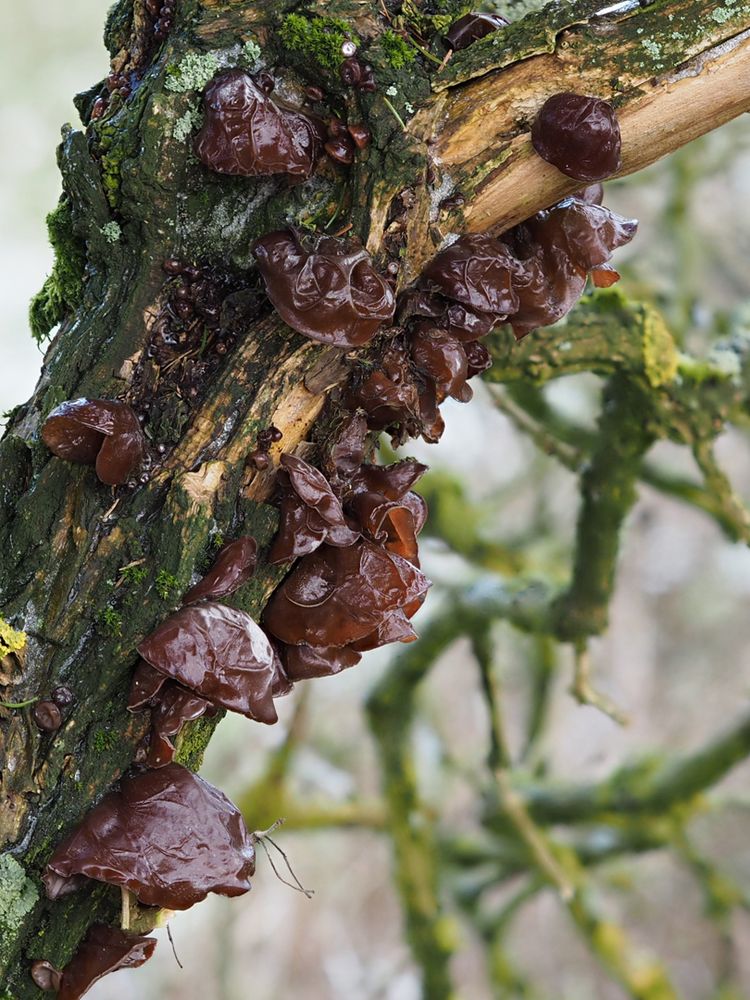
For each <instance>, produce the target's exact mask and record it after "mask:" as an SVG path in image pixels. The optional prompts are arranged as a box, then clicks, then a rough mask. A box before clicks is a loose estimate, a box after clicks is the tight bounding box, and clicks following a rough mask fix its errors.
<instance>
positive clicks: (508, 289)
mask: <svg viewBox="0 0 750 1000" xmlns="http://www.w3.org/2000/svg"><path fill="white" fill-rule="evenodd" d="M519 270H520V268H519V265H518V261H516V260H514V258H513V256H512V255H511V254H510V253H509V251H508V249H507V248H506V247H504V246H503V245H502V244H501V243H500V242H499V241H498V240H496V239H494V238H493V237H492V236H487V235H484V234H482V235H477V236H461V237H459V239H457V240H456V241H455V242H454V243H451V245H450V246H449V247H446V249H445V250H441V251H440V253H438V254H437V255H436V256H435V257H433V258H432V260H431V261H430V262H429V263H428V264H427V266H426V267H425V268H424V270H423V271H422V274H421V276H420V283H421V284H422V285H423V286H424V285H427V286H434V287H435V288H436V289H437V291H439V292H440V293H441V294H442V295H444V296H445V297H446V298H447V299H450V300H451V301H452V302H458V303H460V304H462V305H464V306H467V307H468V308H469V309H471V310H472V311H473V312H477V313H489V314H490V315H492V316H495V317H498V318H501V317H505V316H507V315H509V314H510V313H513V312H515V311H516V309H517V308H518V296H517V294H516V292H515V290H514V287H513V284H514V278H515V277H516V275H517V273H518V271H519Z"/></svg>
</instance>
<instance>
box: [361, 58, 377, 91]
mask: <svg viewBox="0 0 750 1000" xmlns="http://www.w3.org/2000/svg"><path fill="white" fill-rule="evenodd" d="M357 86H358V88H359V90H362V91H364V92H365V93H372V92H373V91H375V90H377V89H378V85H377V83H376V81H375V71H374V70H373V68H372V66H370V65H368V64H365V65H364V66H363V67H362V77H361V79H360V81H359V83H358V85H357Z"/></svg>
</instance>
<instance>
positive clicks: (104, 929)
mask: <svg viewBox="0 0 750 1000" xmlns="http://www.w3.org/2000/svg"><path fill="white" fill-rule="evenodd" d="M155 948H156V938H152V937H144V936H142V935H139V934H128V933H126V932H125V931H121V930H120V929H119V928H117V927H108V926H107V925H105V924H92V926H91V927H90V928H89V932H88V934H87V935H86V937H85V938H84V940H83V942H82V943H81V945H80V946H79V948H78V951H77V952H76V953H75V955H74V956H73V958H72V959H71V960H70V962H69V963H68V964H67V965H66V966H65V968H64V969H63V971H62V972H58V970H57V969H55V968H54V967H53V966H52V965H50V963H49V962H44V961H38V962H34V963H33V964H32V966H31V978H32V979H33V980H34V982H35V983H36V985H37V986H38V987H39V989H41V990H55V991H57V1000H78V998H79V997H82V996H83V995H84V994H85V993H88V991H89V990H90V989H91V987H92V986H93V985H94V983H97V982H99V980H100V979H103V978H104V976H108V975H109V974H110V972H117V971H118V970H119V969H136V968H138V966H139V965H143V963H144V962H147V961H148V960H149V958H151V956H152V955H153V953H154V949H155Z"/></svg>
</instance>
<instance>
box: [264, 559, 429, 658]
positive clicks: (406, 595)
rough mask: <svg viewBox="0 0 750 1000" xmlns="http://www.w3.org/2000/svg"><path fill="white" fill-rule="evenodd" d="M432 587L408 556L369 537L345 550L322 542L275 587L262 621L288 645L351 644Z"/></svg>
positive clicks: (372, 631) (337, 645)
mask: <svg viewBox="0 0 750 1000" xmlns="http://www.w3.org/2000/svg"><path fill="white" fill-rule="evenodd" d="M429 586H430V582H429V580H428V579H427V577H425V576H424V575H423V574H422V573H421V572H420V571H419V570H418V569H417V568H416V567H415V566H413V565H412V563H410V562H409V561H408V560H406V559H404V558H403V557H401V556H398V555H395V554H394V553H392V552H388V551H387V550H385V549H383V548H381V547H380V546H379V545H376V544H374V543H373V542H370V541H368V540H366V539H361V540H360V541H359V542H357V543H356V544H355V545H350V546H348V547H347V548H343V549H337V548H333V547H331V546H329V545H323V546H321V547H320V548H319V549H317V550H316V551H315V552H313V553H312V554H311V555H309V556H305V557H304V558H302V559H300V560H299V562H298V563H297V564H296V566H295V567H294V569H293V570H292V572H291V573H290V575H289V576H288V577H287V578H286V579H285V580H284V582H283V583H282V584H281V586H280V587H279V588H278V589H277V590H276V591H275V593H274V594H273V596H272V597H271V600H270V601H269V603H268V606H267V607H266V612H265V616H264V622H265V624H266V626H267V628H268V630H269V631H270V632H271V634H272V635H274V636H275V637H276V638H277V639H280V640H281V641H282V642H284V643H287V644H289V645H308V646H335V647H340V646H348V645H350V644H351V643H353V642H356V641H357V640H359V639H365V638H366V637H367V636H370V635H371V634H372V633H374V632H375V631H376V630H377V629H378V628H379V627H380V626H382V625H383V623H384V622H385V621H386V620H388V619H389V618H390V617H391V616H392V615H393V614H394V613H397V612H399V611H400V610H403V609H404V608H409V607H410V606H412V605H413V604H414V602H416V601H418V600H419V599H420V598H421V597H422V596H423V595H424V594H425V593H426V592H427V590H428V588H429Z"/></svg>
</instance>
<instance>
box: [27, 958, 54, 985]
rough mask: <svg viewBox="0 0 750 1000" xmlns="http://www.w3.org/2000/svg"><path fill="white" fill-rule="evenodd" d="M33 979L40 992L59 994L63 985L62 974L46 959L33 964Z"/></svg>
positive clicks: (37, 960)
mask: <svg viewBox="0 0 750 1000" xmlns="http://www.w3.org/2000/svg"><path fill="white" fill-rule="evenodd" d="M31 978H32V979H33V980H34V985H35V986H38V987H39V989H40V990H45V991H47V990H50V991H54V992H55V993H57V991H58V990H59V989H60V984H61V983H62V972H60V970H59V969H56V968H55V966H54V965H53V964H52V963H51V962H48V961H47V960H46V959H44V958H38V959H36V960H35V961H34V962H32V963H31Z"/></svg>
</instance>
